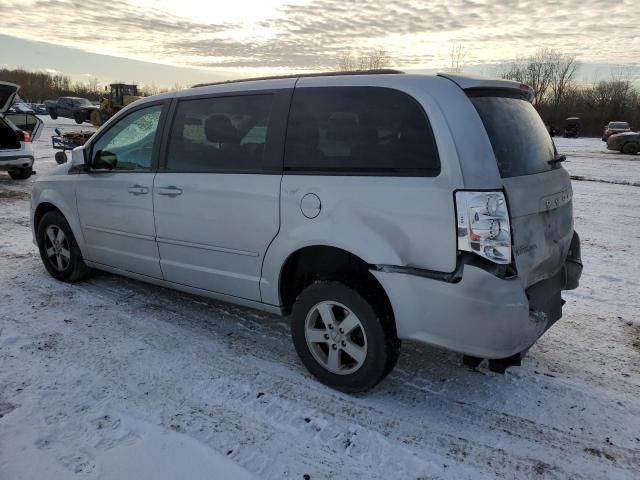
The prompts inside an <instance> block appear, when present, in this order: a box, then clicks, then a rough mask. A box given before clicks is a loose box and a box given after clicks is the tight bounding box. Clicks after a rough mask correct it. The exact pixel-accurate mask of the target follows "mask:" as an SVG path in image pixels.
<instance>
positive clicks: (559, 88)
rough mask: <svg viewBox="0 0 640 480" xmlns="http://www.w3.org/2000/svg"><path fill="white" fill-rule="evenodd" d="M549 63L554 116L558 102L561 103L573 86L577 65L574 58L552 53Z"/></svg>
mask: <svg viewBox="0 0 640 480" xmlns="http://www.w3.org/2000/svg"><path fill="white" fill-rule="evenodd" d="M551 62H552V74H551V85H550V88H551V103H552V105H553V110H554V114H557V110H558V107H559V106H560V102H562V100H563V99H564V97H565V95H566V94H567V91H568V90H569V89H570V88H571V87H572V85H573V81H574V77H575V74H576V71H577V70H578V66H579V64H578V62H577V61H576V57H575V56H572V55H563V54H562V53H552V58H551Z"/></svg>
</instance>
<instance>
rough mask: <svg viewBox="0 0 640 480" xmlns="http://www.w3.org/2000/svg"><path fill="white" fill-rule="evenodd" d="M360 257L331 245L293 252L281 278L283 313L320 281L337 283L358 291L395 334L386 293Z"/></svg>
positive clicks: (314, 246)
mask: <svg viewBox="0 0 640 480" xmlns="http://www.w3.org/2000/svg"><path fill="white" fill-rule="evenodd" d="M371 268H372V266H371V265H370V264H368V263H367V262H366V261H365V260H363V259H362V258H361V257H359V256H358V255H356V254H354V253H352V252H350V251H348V250H345V249H343V248H340V247H336V246H332V245H307V246H303V247H300V248H298V249H297V250H295V251H293V252H291V253H290V254H289V255H288V256H287V258H286V260H285V261H284V262H283V264H282V267H281V269H280V274H279V276H278V282H277V286H278V295H279V300H280V305H281V307H282V311H283V312H284V313H285V314H288V313H289V312H290V311H291V307H292V305H293V303H294V302H295V300H296V298H297V296H298V295H299V294H300V292H302V290H303V289H304V288H306V287H307V286H309V285H311V284H312V283H313V282H315V281H317V280H338V281H341V282H343V283H345V284H346V285H347V286H349V287H351V288H353V289H354V290H356V291H358V292H359V293H360V294H361V295H362V296H363V297H365V298H366V299H367V300H368V301H369V302H371V304H372V306H373V307H374V308H376V310H377V311H378V312H379V313H380V314H381V315H384V316H385V319H383V320H386V321H388V322H389V325H391V326H392V328H393V331H394V333H395V331H396V327H395V317H394V313H393V307H392V304H391V301H390V299H389V296H388V295H387V292H386V291H385V289H384V287H383V286H382V284H381V283H380V282H379V281H378V279H377V278H376V277H375V276H374V275H373V274H372V273H371Z"/></svg>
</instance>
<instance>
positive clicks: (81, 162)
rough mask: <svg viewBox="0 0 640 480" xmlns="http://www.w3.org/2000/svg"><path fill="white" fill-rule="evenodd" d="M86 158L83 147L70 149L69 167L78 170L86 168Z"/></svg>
mask: <svg viewBox="0 0 640 480" xmlns="http://www.w3.org/2000/svg"><path fill="white" fill-rule="evenodd" d="M87 167H88V166H87V160H86V157H85V151H84V148H83V147H76V148H74V149H73V150H72V151H71V168H73V169H75V170H79V171H85V170H87Z"/></svg>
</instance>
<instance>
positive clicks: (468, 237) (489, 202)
mask: <svg viewBox="0 0 640 480" xmlns="http://www.w3.org/2000/svg"><path fill="white" fill-rule="evenodd" d="M456 214H457V216H458V218H457V225H458V250H461V251H466V252H472V253H475V254H477V255H480V256H481V257H484V258H486V259H488V260H491V261H492V262H495V263H500V264H509V263H511V228H510V224H509V211H508V210H507V201H506V199H505V197H504V194H503V193H502V192H470V191H461V192H456Z"/></svg>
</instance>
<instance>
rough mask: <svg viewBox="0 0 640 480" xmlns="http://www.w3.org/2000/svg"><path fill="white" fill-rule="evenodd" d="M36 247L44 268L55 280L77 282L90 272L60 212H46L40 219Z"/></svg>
mask: <svg viewBox="0 0 640 480" xmlns="http://www.w3.org/2000/svg"><path fill="white" fill-rule="evenodd" d="M38 249H39V250H40V258H41V259H42V263H44V266H45V268H46V269H47V271H48V272H49V274H50V275H51V276H52V277H53V278H55V279H57V280H62V281H63V282H77V281H80V280H84V279H85V278H86V277H88V276H89V274H90V273H91V269H90V268H89V267H87V266H86V265H85V263H84V260H83V258H82V253H81V252H80V248H79V247H78V244H77V242H76V239H75V237H74V236H73V232H72V231H71V227H70V226H69V224H68V223H67V220H66V219H65V218H64V216H63V215H62V214H61V213H60V212H57V211H50V212H47V213H45V214H44V216H43V217H42V220H40V223H39V224H38Z"/></svg>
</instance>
